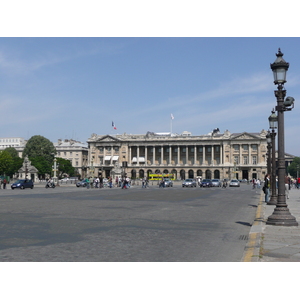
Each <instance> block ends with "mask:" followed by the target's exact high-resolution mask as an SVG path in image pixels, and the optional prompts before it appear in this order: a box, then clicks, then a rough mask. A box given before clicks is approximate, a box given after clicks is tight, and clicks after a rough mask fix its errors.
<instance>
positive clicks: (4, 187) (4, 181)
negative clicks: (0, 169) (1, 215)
mask: <svg viewBox="0 0 300 300" xmlns="http://www.w3.org/2000/svg"><path fill="white" fill-rule="evenodd" d="M6 183H7V181H6V178H4V179H3V189H4V190H5V189H6Z"/></svg>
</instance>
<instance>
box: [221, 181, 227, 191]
mask: <svg viewBox="0 0 300 300" xmlns="http://www.w3.org/2000/svg"><path fill="white" fill-rule="evenodd" d="M222 188H224V189H226V188H227V180H226V179H223V185H222Z"/></svg>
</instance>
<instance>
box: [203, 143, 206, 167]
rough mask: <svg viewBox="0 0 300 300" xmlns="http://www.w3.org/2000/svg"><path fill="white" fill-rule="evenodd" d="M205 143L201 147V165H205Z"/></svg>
mask: <svg viewBox="0 0 300 300" xmlns="http://www.w3.org/2000/svg"><path fill="white" fill-rule="evenodd" d="M205 148H206V147H205V145H203V147H202V157H203V165H205V163H206V162H205Z"/></svg>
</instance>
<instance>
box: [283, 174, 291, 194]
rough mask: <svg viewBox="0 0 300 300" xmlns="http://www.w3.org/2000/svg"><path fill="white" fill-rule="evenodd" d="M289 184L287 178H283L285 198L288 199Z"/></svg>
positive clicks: (288, 178)
mask: <svg viewBox="0 0 300 300" xmlns="http://www.w3.org/2000/svg"><path fill="white" fill-rule="evenodd" d="M290 184H291V179H290V177H288V176H285V177H284V185H285V197H286V198H287V199H289V192H290Z"/></svg>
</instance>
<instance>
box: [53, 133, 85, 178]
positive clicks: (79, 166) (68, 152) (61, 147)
mask: <svg viewBox="0 0 300 300" xmlns="http://www.w3.org/2000/svg"><path fill="white" fill-rule="evenodd" d="M53 144H54V147H55V149H56V152H57V153H56V157H60V158H63V159H67V160H69V161H70V162H71V164H72V166H73V167H74V168H75V169H76V171H77V173H78V174H80V175H81V177H86V176H87V165H88V145H87V144H84V143H81V142H78V141H75V140H73V139H70V140H69V139H65V140H61V139H59V140H58V141H57V143H53Z"/></svg>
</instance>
